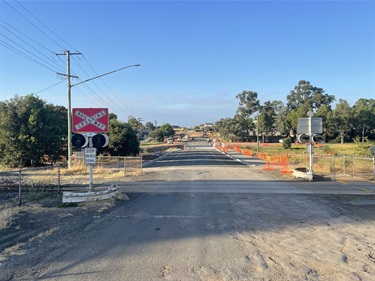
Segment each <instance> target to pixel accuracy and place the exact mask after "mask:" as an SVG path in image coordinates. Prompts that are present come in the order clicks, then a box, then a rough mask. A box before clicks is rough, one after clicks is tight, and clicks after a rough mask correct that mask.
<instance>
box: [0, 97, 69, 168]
mask: <svg viewBox="0 0 375 281" xmlns="http://www.w3.org/2000/svg"><path fill="white" fill-rule="evenodd" d="M0 132H1V134H0V155H1V160H0V163H1V164H2V165H5V166H10V167H16V166H29V165H39V164H40V163H41V159H42V157H43V156H48V157H50V158H51V159H52V161H56V160H57V159H58V158H59V157H60V156H61V154H62V152H63V146H64V144H66V142H67V139H66V132H67V112H66V109H65V108H64V107H61V106H58V107H56V106H54V105H51V104H47V103H46V102H45V101H44V100H42V99H40V98H39V97H37V96H35V95H27V96H25V97H20V96H18V95H16V96H15V97H14V98H12V99H10V100H9V101H5V102H0Z"/></svg>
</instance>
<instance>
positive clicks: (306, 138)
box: [298, 134, 310, 143]
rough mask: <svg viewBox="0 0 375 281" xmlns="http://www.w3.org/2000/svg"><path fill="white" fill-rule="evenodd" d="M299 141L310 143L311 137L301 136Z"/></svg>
mask: <svg viewBox="0 0 375 281" xmlns="http://www.w3.org/2000/svg"><path fill="white" fill-rule="evenodd" d="M298 141H299V142H301V143H308V142H309V141H310V136H309V135H306V134H302V135H299V136H298Z"/></svg>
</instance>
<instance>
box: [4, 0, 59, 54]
mask: <svg viewBox="0 0 375 281" xmlns="http://www.w3.org/2000/svg"><path fill="white" fill-rule="evenodd" d="M4 3H5V4H7V5H8V6H9V7H10V8H12V9H13V10H14V11H15V12H16V13H17V14H19V15H20V16H21V17H22V18H24V19H25V20H26V21H28V22H29V23H30V24H31V25H32V26H34V27H35V28H36V29H38V30H39V31H40V32H41V33H43V34H44V35H45V36H47V37H48V38H49V39H50V40H51V41H53V42H54V43H55V44H57V45H58V46H59V47H60V48H61V49H64V47H62V46H61V45H60V44H59V43H58V42H57V41H56V40H54V39H53V38H52V37H51V36H49V35H48V34H47V33H45V32H44V31H43V30H41V29H40V28H39V27H38V26H36V25H35V24H34V23H32V22H31V21H30V20H29V19H28V18H26V17H25V16H24V15H23V14H22V13H21V12H19V11H18V10H17V9H16V8H14V7H13V6H12V5H10V4H9V3H8V2H7V1H5V0H4ZM17 3H18V2H17ZM18 4H19V3H18ZM19 5H20V4H19ZM21 6H22V5H21Z"/></svg>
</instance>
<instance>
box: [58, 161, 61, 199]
mask: <svg viewBox="0 0 375 281" xmlns="http://www.w3.org/2000/svg"><path fill="white" fill-rule="evenodd" d="M60 177H61V174H60V164H57V193H58V194H60V182H61V178H60Z"/></svg>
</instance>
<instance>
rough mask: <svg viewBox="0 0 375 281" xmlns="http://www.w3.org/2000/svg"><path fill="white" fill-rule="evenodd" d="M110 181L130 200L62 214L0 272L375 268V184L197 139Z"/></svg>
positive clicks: (325, 276) (251, 274)
mask: <svg viewBox="0 0 375 281" xmlns="http://www.w3.org/2000/svg"><path fill="white" fill-rule="evenodd" d="M117 184H118V185H119V186H120V188H121V191H122V192H123V193H124V194H127V195H128V196H129V197H130V200H129V201H126V200H117V201H115V202H114V203H115V206H113V207H112V206H109V207H108V208H107V209H106V210H105V211H103V212H100V213H99V212H98V210H97V207H95V206H94V207H92V206H91V207H90V208H91V209H90V208H87V209H86V210H82V209H81V208H74V209H71V210H69V211H65V212H67V213H69V214H72V215H66V216H62V217H60V218H59V220H57V219H55V223H51V224H49V227H48V228H49V229H56V230H55V231H53V233H50V234H46V235H45V236H44V237H41V238H39V239H37V238H36V239H35V240H33V241H32V242H30V243H28V244H27V245H25V246H24V248H22V253H20V254H19V255H17V256H16V255H12V256H7V257H6V259H5V260H4V261H3V262H2V265H1V267H0V270H1V271H2V272H3V275H2V276H3V277H4V280H44V279H46V280H213V281H214V280H216V281H219V280H220V281H221V280H373V276H375V222H374V219H375V192H373V189H374V185H373V184H372V183H356V182H341V183H336V182H320V183H308V182H300V181H295V180H293V179H288V178H281V177H280V176H279V175H277V174H275V173H270V172H268V171H263V170H262V166H261V164H260V163H256V162H254V165H251V166H246V165H243V164H240V163H239V162H237V161H235V160H233V159H231V158H229V157H227V156H226V155H223V154H221V153H219V152H217V151H215V150H212V149H210V150H209V149H206V148H199V147H198V148H196V149H190V150H185V151H182V150H180V151H176V152H174V153H171V154H169V155H167V156H165V157H163V158H162V159H160V160H159V161H156V162H154V163H153V164H152V165H150V166H149V167H147V168H145V169H144V174H143V175H142V176H138V177H133V178H131V180H127V181H126V182H118V183H117ZM340 191H342V192H340ZM361 192H362V193H361ZM60 215H61V214H60ZM76 216H77V217H76ZM77 218H78V219H77ZM80 221H82V223H81V224H80ZM70 222H71V223H70ZM73 222H74V223H73ZM12 227H16V225H15V224H13V226H12ZM0 234H1V232H0ZM0 276H1V275H0Z"/></svg>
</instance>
